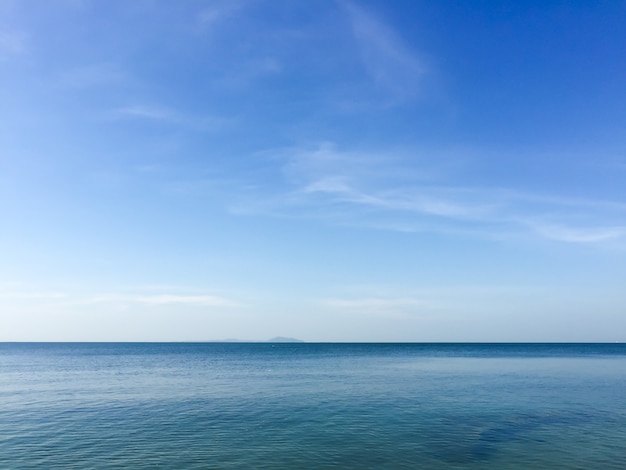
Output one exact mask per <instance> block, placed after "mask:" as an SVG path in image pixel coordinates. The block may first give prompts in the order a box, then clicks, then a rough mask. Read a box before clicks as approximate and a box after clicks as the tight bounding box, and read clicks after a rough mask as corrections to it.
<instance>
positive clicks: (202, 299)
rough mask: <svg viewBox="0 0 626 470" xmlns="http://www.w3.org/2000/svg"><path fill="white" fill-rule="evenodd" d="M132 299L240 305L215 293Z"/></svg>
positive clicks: (217, 305)
mask: <svg viewBox="0 0 626 470" xmlns="http://www.w3.org/2000/svg"><path fill="white" fill-rule="evenodd" d="M131 300H134V301H136V302H139V303H143V304H148V305H167V304H185V305H199V306H206V307H237V306H238V305H239V304H238V303H237V302H234V301H232V300H229V299H225V298H223V297H218V296H215V295H175V294H161V295H146V296H137V297H132V298H131Z"/></svg>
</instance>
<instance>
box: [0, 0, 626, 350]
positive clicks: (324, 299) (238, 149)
mask: <svg viewBox="0 0 626 470" xmlns="http://www.w3.org/2000/svg"><path fill="white" fill-rule="evenodd" d="M624 51H626V3H624V2H617V1H615V2H582V1H580V2H575V1H568V2H564V1H559V2H557V1H553V2H552V1H537V2H532V1H519V2H504V1H502V2H498V1H482V2H481V1H473V2H453V1H449V2H446V1H441V2H440V1H438V2H421V1H400V0H395V1H359V2H356V1H323V0H316V1H309V2H294V1H287V0H284V1H282V0H272V1H269V0H268V1H263V0H241V1H239V0H228V1H191V0H188V1H180V2H167V1H147V0H145V1H142V0H138V1H133V2H128V1H122V0H111V1H107V2H102V1H91V0H46V1H38V2H37V1H35V2H23V1H17V0H0V247H1V250H0V255H1V256H0V260H1V261H0V340H33V341H36V340H85V341H90V340H113V341H115V340H131V341H132V340H203V339H220V338H230V337H238V338H243V339H263V338H267V337H273V336H277V335H282V336H292V337H299V338H302V339H305V340H321V341H623V340H626V337H625V336H624V331H626V316H625V315H624V312H625V309H626V291H625V290H624V288H623V285H624V280H626V184H625V183H626V85H625V84H626V60H624V59H625V55H624Z"/></svg>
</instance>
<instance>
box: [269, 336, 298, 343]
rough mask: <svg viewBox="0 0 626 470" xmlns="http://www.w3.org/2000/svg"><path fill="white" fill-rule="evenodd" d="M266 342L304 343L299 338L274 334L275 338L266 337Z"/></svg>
mask: <svg viewBox="0 0 626 470" xmlns="http://www.w3.org/2000/svg"><path fill="white" fill-rule="evenodd" d="M266 343H304V341H302V340H301V339H296V338H286V337H284V336H276V337H275V338H272V339H268V340H267V341H266Z"/></svg>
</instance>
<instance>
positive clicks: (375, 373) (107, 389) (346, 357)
mask: <svg viewBox="0 0 626 470" xmlns="http://www.w3.org/2000/svg"><path fill="white" fill-rule="evenodd" d="M40 468H41V469H498V470H506V469H609V470H610V469H620V470H624V469H626V344H504V343H498V344H442V343H437V344H423V343H418V344H416V343H411V344H390V343H383V344H372V343H367V344H347V343H346V344H341V343H0V469H40Z"/></svg>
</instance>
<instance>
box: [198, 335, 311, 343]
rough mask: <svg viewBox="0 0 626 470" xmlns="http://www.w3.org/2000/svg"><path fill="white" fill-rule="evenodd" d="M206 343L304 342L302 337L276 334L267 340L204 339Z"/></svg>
mask: <svg viewBox="0 0 626 470" xmlns="http://www.w3.org/2000/svg"><path fill="white" fill-rule="evenodd" d="M203 342H206V343H304V341H302V340H301V339H296V338H287V337H285V336H275V337H274V338H270V339H268V340H265V341H262V340H261V341H257V340H247V339H236V338H229V339H214V340H209V341H203Z"/></svg>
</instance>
